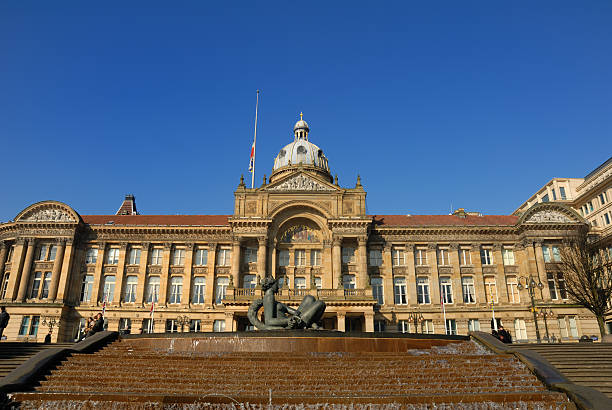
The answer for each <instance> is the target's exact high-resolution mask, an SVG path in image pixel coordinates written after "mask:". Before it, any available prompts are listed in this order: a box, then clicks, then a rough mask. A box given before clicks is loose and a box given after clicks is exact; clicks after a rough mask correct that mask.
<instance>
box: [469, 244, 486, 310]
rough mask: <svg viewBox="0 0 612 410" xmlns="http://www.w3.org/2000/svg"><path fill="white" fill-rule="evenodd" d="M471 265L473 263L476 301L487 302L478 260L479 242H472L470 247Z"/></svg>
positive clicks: (480, 264) (480, 265)
mask: <svg viewBox="0 0 612 410" xmlns="http://www.w3.org/2000/svg"><path fill="white" fill-rule="evenodd" d="M470 254H471V256H472V265H474V288H475V291H476V303H479V304H483V305H484V304H487V300H488V299H487V297H488V296H487V294H486V291H485V286H484V275H483V273H482V263H481V261H480V244H479V243H473V244H472V249H470Z"/></svg>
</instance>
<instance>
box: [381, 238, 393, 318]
mask: <svg viewBox="0 0 612 410" xmlns="http://www.w3.org/2000/svg"><path fill="white" fill-rule="evenodd" d="M382 257H383V264H382V269H381V275H380V276H381V277H382V281H383V298H384V300H383V301H384V303H385V306H393V260H392V258H391V244H389V243H386V244H385V245H384V247H383V253H382Z"/></svg>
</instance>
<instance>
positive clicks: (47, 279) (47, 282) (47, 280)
mask: <svg viewBox="0 0 612 410" xmlns="http://www.w3.org/2000/svg"><path fill="white" fill-rule="evenodd" d="M50 287H51V272H45V275H44V276H43V282H42V292H41V293H40V298H41V299H46V298H48V297H49V288H50Z"/></svg>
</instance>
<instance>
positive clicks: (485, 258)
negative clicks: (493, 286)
mask: <svg viewBox="0 0 612 410" xmlns="http://www.w3.org/2000/svg"><path fill="white" fill-rule="evenodd" d="M480 263H482V264H483V265H493V250H492V249H486V248H483V249H481V250H480Z"/></svg>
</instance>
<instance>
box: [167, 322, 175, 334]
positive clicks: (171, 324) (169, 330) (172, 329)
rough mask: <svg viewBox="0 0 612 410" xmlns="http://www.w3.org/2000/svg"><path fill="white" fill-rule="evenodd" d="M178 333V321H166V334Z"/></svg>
mask: <svg viewBox="0 0 612 410" xmlns="http://www.w3.org/2000/svg"><path fill="white" fill-rule="evenodd" d="M176 332H178V325H177V323H176V319H166V333H176Z"/></svg>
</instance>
